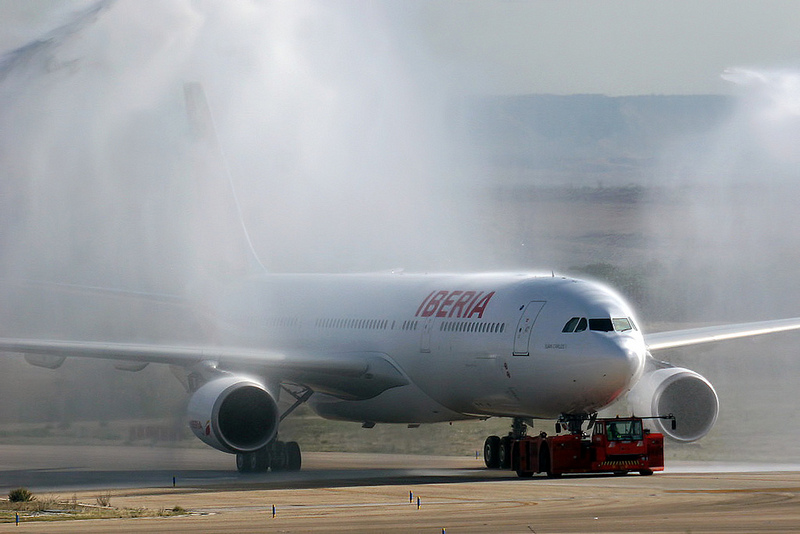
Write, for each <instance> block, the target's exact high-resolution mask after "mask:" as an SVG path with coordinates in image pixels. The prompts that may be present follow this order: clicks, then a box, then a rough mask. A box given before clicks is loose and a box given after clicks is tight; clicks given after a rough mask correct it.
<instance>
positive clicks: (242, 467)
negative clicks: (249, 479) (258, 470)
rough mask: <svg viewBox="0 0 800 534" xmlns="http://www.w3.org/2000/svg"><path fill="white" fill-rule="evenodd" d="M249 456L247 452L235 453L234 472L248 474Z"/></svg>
mask: <svg viewBox="0 0 800 534" xmlns="http://www.w3.org/2000/svg"><path fill="white" fill-rule="evenodd" d="M250 454H252V453H249V452H237V453H236V470H237V471H239V472H240V473H249V472H250V461H249V460H250V458H249V456H250Z"/></svg>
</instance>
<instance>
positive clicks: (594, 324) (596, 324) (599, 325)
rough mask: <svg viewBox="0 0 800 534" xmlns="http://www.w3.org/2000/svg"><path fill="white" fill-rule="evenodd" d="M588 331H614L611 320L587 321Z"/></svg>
mask: <svg viewBox="0 0 800 534" xmlns="http://www.w3.org/2000/svg"><path fill="white" fill-rule="evenodd" d="M589 330H594V331H595V332H613V331H614V323H612V322H611V319H605V318H603V319H589Z"/></svg>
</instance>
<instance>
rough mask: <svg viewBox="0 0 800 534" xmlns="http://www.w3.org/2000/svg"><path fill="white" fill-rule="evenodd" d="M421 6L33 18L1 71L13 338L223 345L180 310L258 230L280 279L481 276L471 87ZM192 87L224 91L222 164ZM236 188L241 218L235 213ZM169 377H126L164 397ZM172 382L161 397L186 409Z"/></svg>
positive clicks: (150, 5)
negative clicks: (470, 154) (443, 69)
mask: <svg viewBox="0 0 800 534" xmlns="http://www.w3.org/2000/svg"><path fill="white" fill-rule="evenodd" d="M20 9H22V8H20ZM416 9H418V8H417V7H415V6H414V5H408V6H406V5H397V6H393V5H373V4H366V5H365V4H362V3H358V2H352V3H348V2H344V3H337V4H336V5H331V4H329V3H327V2H316V1H307V2H269V3H265V2H237V3H229V2H216V1H201V2H197V1H189V0H185V1H177V2H169V3H166V4H165V3H163V2H158V1H144V2H114V1H101V2H73V3H71V4H64V5H61V6H60V7H59V8H58V9H53V10H51V11H50V12H48V13H47V15H42V14H41V13H40V14H39V16H38V17H31V18H33V19H35V20H32V21H31V23H30V27H28V28H25V29H24V30H19V31H17V32H16V36H15V38H16V39H17V42H16V43H15V46H17V47H16V48H14V49H11V50H9V51H8V52H6V53H5V54H4V55H3V56H2V57H0V124H2V130H0V172H2V176H3V180H2V185H0V187H1V188H2V189H0V193H2V195H1V196H0V204H1V205H2V210H0V211H1V212H2V214H0V222H2V227H3V232H2V234H0V277H2V279H3V281H4V282H10V283H11V285H10V287H11V288H10V289H9V288H5V286H4V289H3V307H2V319H3V320H2V331H3V333H4V335H9V336H43V337H53V336H56V337H62V338H77V339H99V340H102V339H111V340H121V341H159V340H160V341H164V342H191V343H202V342H204V341H207V340H208V338H209V337H211V336H212V335H213V332H209V328H207V326H208V325H206V324H203V322H202V320H201V321H199V322H198V321H196V319H197V314H196V313H194V310H187V309H182V308H178V309H175V308H171V307H170V306H168V305H167V304H168V303H167V304H164V301H163V299H162V300H159V299H161V298H162V297H164V299H166V298H168V297H171V296H190V297H197V296H198V295H200V296H203V294H202V293H198V292H197V286H198V284H199V283H201V282H202V281H203V279H204V278H203V277H204V276H206V275H207V272H206V268H207V266H206V265H203V264H202V263H203V261H204V260H206V259H208V257H209V256H211V255H219V254H220V253H221V251H225V250H226V249H227V248H229V247H230V243H231V242H233V241H236V240H238V239H239V238H240V234H241V232H242V230H241V224H243V225H244V226H245V227H246V228H247V232H248V234H249V238H250V239H251V241H252V244H253V246H254V248H255V251H256V254H257V255H258V258H259V260H260V262H261V263H262V264H263V265H264V266H265V267H266V268H267V269H268V270H269V271H271V272H353V271H389V270H392V269H397V268H404V269H407V270H416V271H442V270H468V269H469V267H470V261H471V257H472V256H473V254H472V253H471V251H474V250H478V249H479V246H478V245H477V244H476V243H479V242H480V241H481V230H480V228H477V227H473V228H470V227H469V225H470V220H469V219H468V216H469V214H470V213H471V209H470V197H469V194H468V192H465V191H464V187H465V184H466V185H468V184H469V183H470V180H469V178H468V177H467V176H466V175H465V172H466V171H463V170H456V169H457V168H458V166H456V165H454V161H456V160H457V158H458V157H460V156H461V155H462V154H460V153H459V151H463V147H459V146H456V145H455V144H454V143H453V142H452V139H453V137H454V134H455V132H454V131H453V125H454V124H458V122H459V121H458V119H457V117H456V116H457V114H458V113H459V110H460V106H461V104H460V101H461V99H462V98H463V95H462V94H461V93H459V92H455V91H454V90H455V88H456V87H455V85H452V84H451V81H449V80H446V79H442V78H441V77H440V76H439V75H438V72H439V70H440V65H438V64H437V63H436V61H434V60H432V59H430V58H429V55H428V54H426V53H425V50H424V49H423V48H422V47H421V46H420V38H419V36H418V35H417V29H416V28H415V27H414V25H413V15H414V12H415V10H416ZM36 32H38V33H36ZM24 39H27V40H24ZM187 83H197V84H200V85H201V86H202V87H203V89H204V92H205V95H206V99H207V102H208V107H209V110H210V113H211V116H212V120H213V123H214V126H215V130H216V137H217V140H218V146H217V147H213V148H214V150H209V146H208V145H207V144H203V143H198V142H197V139H196V135H195V134H196V132H193V131H192V124H191V122H192V118H191V117H190V116H188V115H189V113H188V110H187V104H186V102H185V99H184V87H185V85H186V84H187ZM228 178H230V180H231V183H232V184H233V186H234V188H235V194H236V198H237V199H238V201H239V208H240V210H241V218H242V220H241V221H234V220H230V219H231V217H230V215H231V211H230V210H227V207H228V206H229V205H230V200H231V197H232V196H233V195H231V192H230V191H229V190H228V189H227V180H228ZM209 183H210V184H212V187H210V188H209V187H208V184H209ZM219 184H223V187H218V185H219ZM209 192H212V193H214V194H213V195H210V194H209ZM237 217H238V215H237ZM240 222H241V224H240ZM20 282H22V285H23V287H22V289H19V288H17V286H19V285H20ZM73 286H81V287H86V286H88V287H100V288H112V289H116V290H120V291H124V292H131V293H133V292H135V293H137V294H143V295H147V296H155V297H157V298H156V299H155V300H154V301H143V302H142V301H137V300H136V299H132V302H131V301H130V300H131V299H129V300H127V301H126V300H125V299H121V298H115V297H114V296H109V295H90V296H86V295H82V294H81V293H82V292H80V291H77V292H75V291H72V288H73ZM128 296H129V295H128ZM208 304H209V303H205V305H208ZM203 306H204V304H203V303H199V304H198V305H197V307H198V308H202V307H203ZM211 330H213V328H212V329H211ZM2 365H4V366H7V368H8V370H9V376H10V375H16V376H20V375H19V374H18V373H19V372H22V373H23V374H27V375H29V376H33V375H36V376H35V377H34V378H32V379H31V383H36V382H37V380H39V379H40V378H39V377H43V376H44V375H41V374H38V373H40V372H41V371H43V370H39V369H26V370H24V371H23V370H21V369H20V368H19V366H18V364H17V362H15V363H7V362H3V363H2ZM8 366H10V367H8ZM78 367H80V368H81V371H80V372H79V371H77V369H78ZM151 367H152V366H151ZM12 368H13V372H12ZM70 368H72V370H70ZM87 370H88V371H87ZM161 371H162V372H164V373H166V369H163V368H162V369H161ZM43 372H44V373H47V372H48V371H43ZM157 372H158V371H157V370H152V369H150V368H148V369H147V370H146V371H144V372H143V374H140V375H135V376H133V377H130V378H127V380H128V381H129V382H128V383H134V384H137V383H138V384H139V386H138V387H139V388H145V389H146V386H144V384H146V383H147V382H148V380H153V376H154V375H155V374H156V373H157ZM57 373H63V374H62V375H61V376H62V377H63V376H66V377H69V378H68V379H67V381H68V382H69V383H70V384H71V385H68V386H66V387H61V386H60V387H59V388H57V389H58V390H59V391H64V390H65V389H66V390H70V389H72V388H74V389H76V390H81V389H83V385H84V384H85V382H86V380H87V379H89V380H91V381H92V382H93V383H96V382H106V381H109V380H111V379H109V376H110V375H112V374H114V371H113V370H111V365H110V364H107V363H106V364H104V362H94V364H93V366H89V367H86V366H85V365H84V364H81V363H79V364H76V363H73V362H67V363H66V364H65V365H64V367H63V368H62V369H61V370H60V371H58V372H57ZM41 379H42V380H45V383H46V379H44V378H41ZM169 379H170V380H172V378H171V377H169ZM51 380H52V379H51ZM113 380H117V379H113ZM158 382H159V383H162V382H163V380H161V379H159V380H158ZM18 384H19V380H15V381H12V382H9V383H8V384H5V385H6V386H7V387H6V388H5V392H6V395H7V396H8V397H11V398H13V397H14V396H15V394H19V395H22V396H23V397H25V396H26V392H25V391H24V388H20V387H18ZM133 387H137V386H133ZM173 387H174V388H175V389H176V390H178V394H172V393H169V394H163V393H162V395H165V396H166V397H167V398H168V400H169V402H168V404H170V403H171V404H170V406H171V409H172V410H179V409H181V407H179V404H180V402H179V401H177V400H176V398H177V397H179V396H180V395H179V394H180V386H179V385H178V384H177V383H174V385H173ZM51 390H52V389H51ZM106 393H108V392H107V391H106ZM81 395H84V396H85V395H86V393H85V392H83V393H81ZM98 395H100V394H99V393H98ZM39 398H40V400H41V402H42V404H48V402H49V401H48V402H45V401H44V400H43V399H44V398H45V397H43V396H40V397H39ZM47 398H49V396H48V397H47ZM95 401H96V402H89V403H86V402H84V403H83V404H84V405H86V404H95V408H94V409H90V410H88V412H93V413H94V414H95V416H98V413H99V417H108V416H109V413H107V412H109V410H111V408H110V407H112V406H114V407H116V408H114V409H115V410H116V412H115V413H119V412H120V411H124V405H125V404H126V403H125V402H124V401H121V400H117V401H114V400H113V399H111V400H110V401H109V399H107V397H106V396H102V395H101V396H99V397H95ZM25 404H26V402H24V401H20V400H17V401H13V402H9V403H8V404H7V406H8V407H9V410H4V412H5V414H4V416H5V417H14V413H15V408H19V407H20V406H22V405H25ZM56 404H57V403H56ZM78 404H80V403H78ZM136 405H137V403H130V402H129V403H128V407H129V409H130V410H131V411H130V412H129V413H130V414H131V415H136V414H137V413H139V414H141V412H142V410H138V411H137V409H136V408H135V406H136ZM121 406H123V408H122V409H120V407H121ZM131 406H133V407H134V408H130V407H131ZM84 408H85V406H84ZM23 411H25V410H23ZM63 411H64V410H60V409H57V407H56V406H54V409H53V411H52V414H51V415H49V416H47V415H44V417H45V419H47V418H56V419H58V418H60V417H62V416H63ZM46 412H47V410H36V411H35V413H38V414H40V415H39V416H38V417H42V414H43V413H46ZM77 412H79V413H87V410H77ZM17 413H19V412H17ZM26 413H28V414H30V413H32V412H30V411H27V412H26ZM150 415H152V413H151V414H150ZM76 416H77V417H80V415H76ZM20 417H25V416H24V414H20Z"/></svg>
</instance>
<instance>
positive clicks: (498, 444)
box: [484, 414, 675, 477]
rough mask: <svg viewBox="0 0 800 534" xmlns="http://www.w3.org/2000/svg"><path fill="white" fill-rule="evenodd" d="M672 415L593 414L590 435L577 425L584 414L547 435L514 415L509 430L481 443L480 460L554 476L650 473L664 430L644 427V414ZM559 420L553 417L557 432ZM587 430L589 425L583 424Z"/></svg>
mask: <svg viewBox="0 0 800 534" xmlns="http://www.w3.org/2000/svg"><path fill="white" fill-rule="evenodd" d="M656 418H658V419H671V420H672V427H673V428H675V417H674V416H672V415H671V414H670V415H666V416H657V417H649V418H642V417H615V418H600V419H598V418H592V419H590V420H589V428H590V429H592V434H591V436H589V435H588V434H587V433H586V432H583V431H582V430H581V425H582V422H583V420H584V419H580V420H577V421H576V420H575V419H569V420H565V421H563V422H564V423H566V424H567V426H568V428H569V429H570V433H569V434H562V435H555V436H548V435H547V434H546V433H544V432H542V433H540V434H539V435H538V436H527V435H525V424H524V423H523V422H522V421H521V420H515V421H514V427H513V428H514V430H513V432H511V433H509V435H508V436H505V437H503V438H500V437H498V436H490V437H489V438H487V439H486V443H485V445H484V460H485V462H486V466H487V467H489V468H491V469H510V470H512V471H516V472H517V475H519V476H520V477H530V476H532V475H533V474H534V473H546V474H547V476H550V477H557V476H561V475H562V474H564V473H614V474H619V475H624V474H627V473H629V472H631V471H637V472H638V473H639V474H641V475H652V474H653V472H654V471H663V470H664V436H663V435H662V434H658V433H653V432H650V430H648V429H645V428H644V425H643V419H656ZM561 424H562V422H561V421H560V422H559V423H556V432H557V433H558V432H560V430H561ZM587 431H588V429H587Z"/></svg>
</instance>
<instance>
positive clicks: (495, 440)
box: [483, 436, 500, 469]
mask: <svg viewBox="0 0 800 534" xmlns="http://www.w3.org/2000/svg"><path fill="white" fill-rule="evenodd" d="M483 462H484V463H485V464H486V467H488V468H489V469H497V468H498V467H500V438H499V437H498V436H489V437H488V438H486V441H484V442H483Z"/></svg>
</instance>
